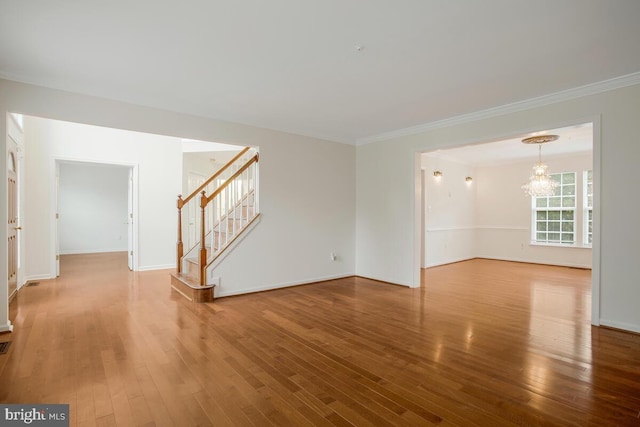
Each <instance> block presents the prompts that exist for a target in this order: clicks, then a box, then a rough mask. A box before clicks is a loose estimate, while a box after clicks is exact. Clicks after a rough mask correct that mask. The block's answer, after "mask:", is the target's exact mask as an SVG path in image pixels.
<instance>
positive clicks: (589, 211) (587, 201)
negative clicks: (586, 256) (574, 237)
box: [582, 171, 593, 245]
mask: <svg viewBox="0 0 640 427" xmlns="http://www.w3.org/2000/svg"><path fill="white" fill-rule="evenodd" d="M582 179H583V188H584V197H583V198H582V200H583V203H582V204H583V210H584V215H583V218H584V221H583V222H584V226H583V229H584V230H583V235H584V238H583V241H584V244H585V245H591V244H593V171H584V172H583V174H582Z"/></svg>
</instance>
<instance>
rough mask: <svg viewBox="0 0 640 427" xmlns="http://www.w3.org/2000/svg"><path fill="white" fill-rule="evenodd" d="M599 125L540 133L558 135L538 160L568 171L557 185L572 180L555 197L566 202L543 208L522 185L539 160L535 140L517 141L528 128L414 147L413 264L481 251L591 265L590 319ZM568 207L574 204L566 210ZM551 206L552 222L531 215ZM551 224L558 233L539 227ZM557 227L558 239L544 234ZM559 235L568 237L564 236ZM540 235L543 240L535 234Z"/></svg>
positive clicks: (595, 288)
mask: <svg viewBox="0 0 640 427" xmlns="http://www.w3.org/2000/svg"><path fill="white" fill-rule="evenodd" d="M598 127H599V123H598V121H594V122H587V123H578V124H574V125H570V126H565V127H562V128H555V129H551V130H548V131H546V132H539V133H540V134H542V133H545V134H547V133H548V134H558V135H560V138H559V139H558V141H556V142H551V143H549V144H546V145H544V146H542V160H543V161H544V163H547V164H548V165H549V167H550V170H549V173H551V174H555V175H560V174H561V175H562V179H563V180H564V179H565V178H566V176H569V177H570V178H571V181H566V182H565V181H563V187H565V185H564V184H566V183H569V182H570V183H571V184H574V185H573V186H572V187H570V186H566V187H567V188H570V189H571V192H572V193H571V194H570V195H569V196H567V197H565V196H566V195H562V196H561V197H554V199H558V200H564V199H562V198H565V199H567V201H568V202H569V201H571V203H569V204H567V205H565V204H564V203H565V202H564V201H562V202H561V203H562V205H558V206H557V208H554V207H553V206H555V205H552V204H549V205H548V208H546V209H543V205H538V203H539V202H541V200H540V201H539V200H534V199H535V198H532V197H531V196H528V195H525V194H524V192H523V190H522V189H521V185H522V184H525V182H526V181H527V179H528V178H529V175H531V166H532V165H533V164H534V162H535V161H536V160H538V147H531V146H530V145H526V144H522V142H521V139H522V138H524V137H527V136H531V135H532V134H531V133H524V132H523V134H522V137H517V138H510V139H501V140H496V141H494V142H485V143H479V144H475V145H466V146H461V147H454V148H443V149H440V150H434V151H430V152H428V153H419V154H418V156H417V157H418V158H419V166H418V165H417V171H416V176H417V177H422V179H421V180H420V179H417V182H418V183H419V184H418V185H420V186H421V188H420V190H419V191H417V192H416V195H417V199H416V207H417V210H418V212H419V213H418V215H419V217H418V218H416V221H415V224H416V226H415V227H416V230H419V233H418V234H417V235H416V241H417V242H418V244H419V247H420V249H419V255H418V256H417V257H416V265H419V266H420V267H422V268H424V267H435V266H438V265H443V264H448V263H453V262H457V261H463V260H468V259H471V258H488V259H497V260H505V261H516V262H525V263H536V264H550V265H562V266H567V267H577V268H586V269H592V287H591V291H592V304H591V305H592V316H591V317H592V322H593V323H594V324H597V322H598V319H599V270H598V267H599V262H598V260H599V227H598V225H597V219H598V216H599V215H598V211H599V206H598V204H597V201H598V200H599V197H598V189H599V185H598V177H599V170H598V165H599V162H598V157H599V144H600V141H599V139H598V135H599V131H598ZM534 134H535V133H534ZM523 150H524V151H523ZM527 150H528V151H530V152H531V153H527ZM519 152H521V153H519ZM574 193H575V194H574ZM563 194H564V193H563ZM550 200H551V198H549V200H547V202H548V203H551V201H550ZM554 201H556V202H557V200H554ZM544 206H547V205H544ZM568 208H572V210H573V211H572V212H568ZM554 209H555V210H556V211H557V212H554V213H556V214H558V215H560V211H561V210H562V215H563V216H562V221H556V222H557V224H552V222H553V221H551V220H550V219H551V216H549V221H546V222H541V221H539V219H540V218H539V217H538V216H537V214H538V213H540V214H543V213H545V212H538V211H539V210H548V211H551V210H554ZM564 210H567V212H566V213H567V214H571V217H570V220H571V221H570V222H566V223H565V222H564V221H565V219H566V218H565V217H564V213H565V212H564ZM573 215H575V216H573ZM551 226H558V227H561V231H562V233H559V232H558V233H555V234H554V233H552V231H553V230H552V228H549V230H548V233H542V232H539V231H541V230H545V231H546V230H547V229H546V228H544V227H551ZM537 227H543V228H540V229H538V228H537ZM565 227H568V228H566V229H565ZM565 232H567V233H566V234H565ZM556 234H557V235H558V236H563V237H562V241H559V242H557V243H556V242H554V241H552V240H553V239H552V237H551V236H553V235H556ZM564 236H567V238H570V239H571V241H565V240H564ZM545 238H546V239H548V241H540V240H539V239H545Z"/></svg>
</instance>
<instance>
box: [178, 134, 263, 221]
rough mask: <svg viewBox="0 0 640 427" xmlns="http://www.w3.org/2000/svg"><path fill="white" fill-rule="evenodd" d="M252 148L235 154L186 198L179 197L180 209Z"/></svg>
mask: <svg viewBox="0 0 640 427" xmlns="http://www.w3.org/2000/svg"><path fill="white" fill-rule="evenodd" d="M250 149H251V147H244V148H243V149H242V150H241V151H240V152H239V153H238V154H236V155H235V157H234V158H233V159H231V160H230V161H229V162H228V163H227V164H226V165H224V166H223V167H222V168H220V170H219V171H218V172H216V173H214V174H213V175H211V176H210V177H209V178H208V179H207V180H206V181H205V182H203V183H202V185H200V187H198V188H196V189H195V190H194V191H193V193H191V194H189V195H188V196H187V197H185V198H184V199H178V209H180V208H182V207H183V206H184V205H185V204H186V203H187V202H188V201H189V200H191V199H193V198H194V197H195V196H196V194H200V193H201V192H202V190H204V189H205V187H206V186H207V185H209V184H210V183H211V181H213V180H214V179H216V178H217V177H219V176H220V175H221V174H222V173H223V172H224V171H225V170H227V168H228V167H230V166H231V165H232V164H233V163H235V161H236V160H238V159H239V158H240V157H242V156H243V155H244V154H245V153H246V152H247V151H249V150H250Z"/></svg>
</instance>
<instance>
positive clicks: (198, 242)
mask: <svg viewBox="0 0 640 427" xmlns="http://www.w3.org/2000/svg"><path fill="white" fill-rule="evenodd" d="M258 159H259V156H258V153H257V151H256V150H255V149H253V148H250V147H246V148H244V149H243V150H242V151H240V152H239V153H238V154H237V155H236V156H235V157H234V158H233V159H231V161H229V163H227V164H226V165H225V166H223V167H222V168H221V169H220V170H218V171H217V172H216V173H215V174H213V175H212V176H211V177H209V178H208V179H207V180H205V182H204V183H203V184H202V185H200V187H198V188H197V189H196V190H194V191H193V192H192V193H191V194H189V195H188V196H187V197H185V198H184V199H183V198H182V195H179V196H178V202H177V206H178V242H177V245H176V253H177V254H176V255H177V256H176V264H177V265H176V272H175V273H172V275H171V287H172V288H173V289H174V290H175V291H177V292H179V293H180V294H182V295H183V296H185V297H186V298H188V299H190V300H192V301H194V302H210V301H213V298H214V287H215V283H214V279H213V277H212V271H213V270H214V269H215V267H216V266H217V265H218V263H219V262H220V261H221V260H222V258H223V257H224V255H225V254H227V253H228V252H229V251H230V250H232V249H233V247H234V246H235V245H236V244H237V243H238V242H239V241H240V239H241V237H242V236H243V235H244V234H245V233H246V232H247V231H248V230H249V229H250V228H251V227H252V226H253V225H254V224H255V223H256V221H257V219H258V218H259V217H260V213H259V209H258V191H257V186H258ZM183 218H186V220H183Z"/></svg>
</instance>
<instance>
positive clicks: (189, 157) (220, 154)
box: [182, 147, 243, 197]
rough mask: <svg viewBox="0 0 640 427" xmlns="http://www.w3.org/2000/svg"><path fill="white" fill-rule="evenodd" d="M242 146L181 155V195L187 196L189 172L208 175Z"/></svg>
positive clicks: (206, 176) (226, 161) (221, 165)
mask: <svg viewBox="0 0 640 427" xmlns="http://www.w3.org/2000/svg"><path fill="white" fill-rule="evenodd" d="M242 148H243V147H238V149H237V150H235V151H205V152H200V153H184V154H183V155H182V195H183V196H185V197H186V196H187V195H188V194H189V193H188V191H187V190H188V180H189V173H190V172H191V173H196V174H198V175H202V176H204V177H205V178H208V177H210V176H211V175H213V174H214V173H215V172H216V171H218V170H219V169H220V168H221V167H223V166H224V165H226V164H227V163H228V162H229V161H230V160H231V159H232V158H233V157H234V156H235V155H236V154H238V152H239V151H240V150H242Z"/></svg>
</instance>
